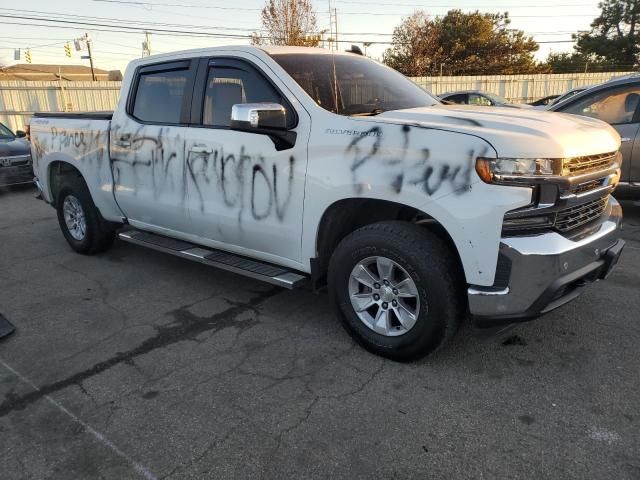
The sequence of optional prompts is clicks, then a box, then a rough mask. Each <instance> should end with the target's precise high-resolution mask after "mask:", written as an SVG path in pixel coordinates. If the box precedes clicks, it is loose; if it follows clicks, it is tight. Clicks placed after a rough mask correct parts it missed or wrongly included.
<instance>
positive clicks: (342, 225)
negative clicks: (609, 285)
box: [31, 46, 624, 360]
mask: <svg viewBox="0 0 640 480" xmlns="http://www.w3.org/2000/svg"><path fill="white" fill-rule="evenodd" d="M31 138H32V155H33V161H34V171H35V175H36V183H37V185H38V187H39V189H40V191H41V196H42V198H43V199H44V200H45V201H46V202H48V203H50V204H51V205H53V206H54V207H55V208H56V209H57V213H58V219H59V223H60V227H61V229H62V232H63V234H64V236H65V238H66V240H67V241H68V242H69V244H70V245H71V247H72V248H73V249H74V250H76V251H77V252H79V253H85V254H91V253H97V252H100V251H103V250H105V249H106V248H108V247H109V246H110V245H111V244H112V242H113V240H114V238H115V236H116V234H117V235H118V236H119V238H120V239H122V240H124V241H128V242H132V243H135V244H138V245H143V246H146V247H149V248H153V249H156V250H161V251H164V252H167V253H170V254H174V255H178V256H180V257H183V258H186V259H191V260H195V261H198V262H201V263H205V264H207V265H211V266H215V267H219V268H223V269H225V270H230V271H232V272H236V273H241V274H245V275H248V276H250V277H253V278H257V279H261V280H264V281H266V282H270V283H273V284H276V285H281V286H283V287H288V288H295V287H300V286H302V285H309V286H310V287H311V288H313V289H315V290H320V289H323V287H325V286H328V291H329V296H330V299H331V301H332V302H333V303H334V304H335V306H336V307H337V311H338V312H339V315H340V317H341V319H342V321H343V324H344V325H345V327H346V329H347V330H348V331H349V333H350V334H351V335H352V336H353V337H354V338H355V339H356V340H357V341H359V342H360V343H361V344H362V345H363V346H365V347H366V348H368V349H369V350H371V351H373V352H375V353H378V354H380V355H384V356H387V357H390V358H393V359H397V360H411V359H415V358H418V357H421V356H423V355H426V354H427V353H429V352H431V351H433V350H434V349H436V348H437V347H438V346H440V345H441V344H443V343H444V342H445V341H446V340H447V339H448V338H450V337H451V335H452V334H453V333H454V332H455V330H456V327H457V325H458V324H459V322H460V320H461V319H462V318H464V317H465V316H467V315H469V316H470V317H471V318H472V319H473V320H474V321H475V323H476V324H477V325H478V326H480V327H494V328H498V327H500V326H504V325H508V324H511V323H514V322H518V321H522V320H526V319H530V318H534V317H536V316H539V315H541V314H544V313H546V312H549V311H551V310H552V309H554V308H556V307H559V306H560V305H563V304H565V303H566V302H568V301H570V300H572V299H574V298H575V297H576V296H577V295H578V294H579V293H580V292H581V291H582V290H583V287H585V286H586V285H587V284H589V283H591V282H593V281H595V280H598V279H601V278H604V277H605V276H606V275H607V273H608V272H609V271H610V270H611V268H612V267H613V265H614V264H615V262H616V261H617V259H618V257H619V255H620V252H621V250H622V248H623V245H624V242H623V241H622V240H621V239H620V238H619V232H618V227H619V225H620V222H621V217H622V212H621V208H620V206H619V204H618V203H617V202H616V200H615V199H614V198H613V197H611V196H610V194H611V192H612V191H613V189H614V188H615V186H616V184H617V181H618V178H619V172H620V170H619V168H620V156H619V154H618V149H619V147H620V137H619V136H618V134H617V133H616V132H615V131H614V130H613V129H612V128H611V127H610V126H608V125H606V124H605V123H603V122H600V121H598V120H593V119H589V118H583V117H577V116H570V115H565V114H557V113H548V112H539V111H532V110H518V109H494V108H491V107H468V106H443V105H441V104H440V103H439V102H438V101H437V100H436V99H434V98H433V97H432V96H430V95H429V94H428V93H427V92H426V91H424V90H423V89H421V88H419V87H417V86H416V85H415V84H413V83H412V82H411V81H409V80H408V79H407V78H405V77H403V76H402V75H400V74H399V73H397V72H395V71H394V70H391V69H389V68H387V67H385V66H383V65H381V64H379V63H377V62H374V61H372V60H370V59H368V58H365V57H363V56H361V55H359V54H357V53H352V52H343V53H335V52H330V51H328V50H322V49H312V48H258V47H241V46H233V47H221V48H207V49H200V50H191V51H184V52H178V53H172V54H165V55H157V56H152V57H147V58H144V59H140V60H135V61H133V62H132V63H131V64H130V65H129V67H128V68H127V71H126V74H125V77H124V81H123V84H122V92H121V95H120V100H119V103H118V106H117V108H116V110H115V111H114V112H109V113H82V114H74V113H66V114H60V113H54V114H51V113H48V114H45V113H41V114H36V115H35V117H34V118H33V120H32V122H31Z"/></svg>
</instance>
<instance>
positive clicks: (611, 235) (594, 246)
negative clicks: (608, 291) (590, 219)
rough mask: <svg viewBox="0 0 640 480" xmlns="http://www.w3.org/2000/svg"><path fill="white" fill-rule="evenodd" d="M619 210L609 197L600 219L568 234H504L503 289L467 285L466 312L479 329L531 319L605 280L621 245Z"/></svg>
mask: <svg viewBox="0 0 640 480" xmlns="http://www.w3.org/2000/svg"><path fill="white" fill-rule="evenodd" d="M621 221H622V208H621V207H620V204H619V203H618V202H617V201H616V200H615V199H614V198H613V197H609V202H608V205H607V208H606V210H605V212H604V213H603V215H602V216H601V217H600V219H599V221H598V222H597V223H596V224H594V225H591V226H589V227H587V228H585V229H583V230H582V231H581V232H580V233H579V234H576V235H574V236H573V237H571V238H567V237H565V236H563V235H560V234H559V233H556V232H548V233H544V234H540V235H532V236H518V237H505V238H502V241H501V243H500V255H501V257H502V264H503V265H502V270H503V273H504V271H505V270H506V275H507V276H508V285H507V286H506V287H499V288H496V287H478V286H473V285H472V286H470V288H469V290H468V300H469V311H470V313H471V315H472V316H473V317H474V319H475V322H476V324H477V325H478V326H480V327H491V326H497V325H501V324H505V323H513V322H517V321H523V320H528V319H531V318H535V317H537V316H540V315H542V314H545V313H547V312H550V311H551V310H553V309H555V308H557V307H559V306H561V305H564V304H565V303H567V302H569V301H571V300H573V299H574V298H576V297H577V296H578V295H579V294H580V293H581V292H582V291H583V289H584V287H585V286H586V285H588V284H589V283H591V282H593V281H596V280H599V279H601V278H604V277H605V276H606V275H607V274H608V273H609V271H610V270H611V268H612V267H613V266H614V265H615V263H616V262H617V260H618V257H619V255H620V252H621V251H622V248H623V247H624V241H623V240H621V239H620V238H619V232H618V227H619V226H620V223H621Z"/></svg>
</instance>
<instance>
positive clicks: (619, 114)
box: [558, 83, 640, 182]
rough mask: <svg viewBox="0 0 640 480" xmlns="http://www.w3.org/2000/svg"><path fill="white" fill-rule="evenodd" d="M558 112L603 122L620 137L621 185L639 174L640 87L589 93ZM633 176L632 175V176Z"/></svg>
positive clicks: (634, 85) (605, 89)
mask: <svg viewBox="0 0 640 480" xmlns="http://www.w3.org/2000/svg"><path fill="white" fill-rule="evenodd" d="M558 111H560V112H563V113H572V114H576V115H584V116H587V117H592V118H597V119H599V120H602V121H605V122H607V123H609V124H611V126H612V127H613V128H615V129H616V131H617V132H618V133H619V134H620V138H621V140H622V144H621V146H620V152H622V157H623V160H622V178H621V180H622V181H625V182H628V181H632V175H635V176H636V178H637V176H638V173H640V172H639V171H638V170H639V167H638V166H637V165H638V163H637V162H638V158H637V157H638V155H639V154H640V144H639V143H638V142H639V138H638V133H639V131H640V84H638V83H635V84H626V85H622V86H615V87H610V88H603V89H601V90H598V91H595V92H592V93H591V94H589V95H587V96H580V97H578V98H576V99H575V100H573V101H570V102H569V103H568V104H567V105H566V106H563V108H562V109H558ZM632 172H633V173H632Z"/></svg>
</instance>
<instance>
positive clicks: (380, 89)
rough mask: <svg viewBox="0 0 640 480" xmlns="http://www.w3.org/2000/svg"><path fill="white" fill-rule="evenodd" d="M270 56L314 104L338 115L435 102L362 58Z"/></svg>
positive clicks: (401, 78)
mask: <svg viewBox="0 0 640 480" xmlns="http://www.w3.org/2000/svg"><path fill="white" fill-rule="evenodd" d="M271 56H272V57H273V59H274V60H275V61H276V62H278V64H279V65H280V66H281V67H282V68H284V69H285V70H286V72H287V73H288V74H289V75H291V76H292V77H293V79H294V80H295V81H296V82H298V84H299V85H300V86H301V87H302V88H303V89H304V90H305V91H306V92H307V94H309V96H310V97H311V98H313V100H314V101H315V102H316V103H317V104H318V105H320V106H321V107H322V108H324V109H325V110H329V111H330V112H333V113H337V114H340V115H377V114H379V113H382V112H385V111H388V110H400V109H404V108H415V107H426V106H430V105H435V104H437V103H439V102H438V101H437V100H436V99H435V98H434V97H432V96H431V95H429V94H428V93H427V92H426V91H425V90H423V89H422V88H420V87H418V86H417V85H416V84H415V83H413V82H412V81H411V80H409V79H408V78H407V77H405V76H404V75H401V74H400V73H398V72H396V71H395V70H393V69H391V68H389V67H385V66H384V65H381V64H379V63H377V62H374V61H373V60H371V59H369V58H366V57H361V56H357V55H341V54H337V55H328V54H308V53H307V54H296V53H276V54H271ZM334 62H335V73H334ZM336 84H337V85H336Z"/></svg>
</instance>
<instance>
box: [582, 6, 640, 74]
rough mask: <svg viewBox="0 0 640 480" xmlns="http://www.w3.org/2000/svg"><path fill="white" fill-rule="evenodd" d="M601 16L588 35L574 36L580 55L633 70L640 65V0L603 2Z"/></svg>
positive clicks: (592, 25) (594, 60)
mask: <svg viewBox="0 0 640 480" xmlns="http://www.w3.org/2000/svg"><path fill="white" fill-rule="evenodd" d="M598 7H599V8H600V9H601V13H600V16H599V17H597V18H596V19H595V20H594V21H593V22H592V23H591V30H590V31H589V32H587V33H582V34H578V35H574V39H575V40H576V41H577V43H576V46H575V51H576V53H577V54H580V55H583V56H585V57H586V58H590V59H591V60H592V61H593V62H604V63H606V64H609V65H612V64H615V65H616V67H617V68H618V69H631V68H633V67H634V66H636V65H638V63H639V62H640V56H639V54H640V37H639V36H638V23H639V22H640V0H605V1H604V2H600V3H599V4H598Z"/></svg>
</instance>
